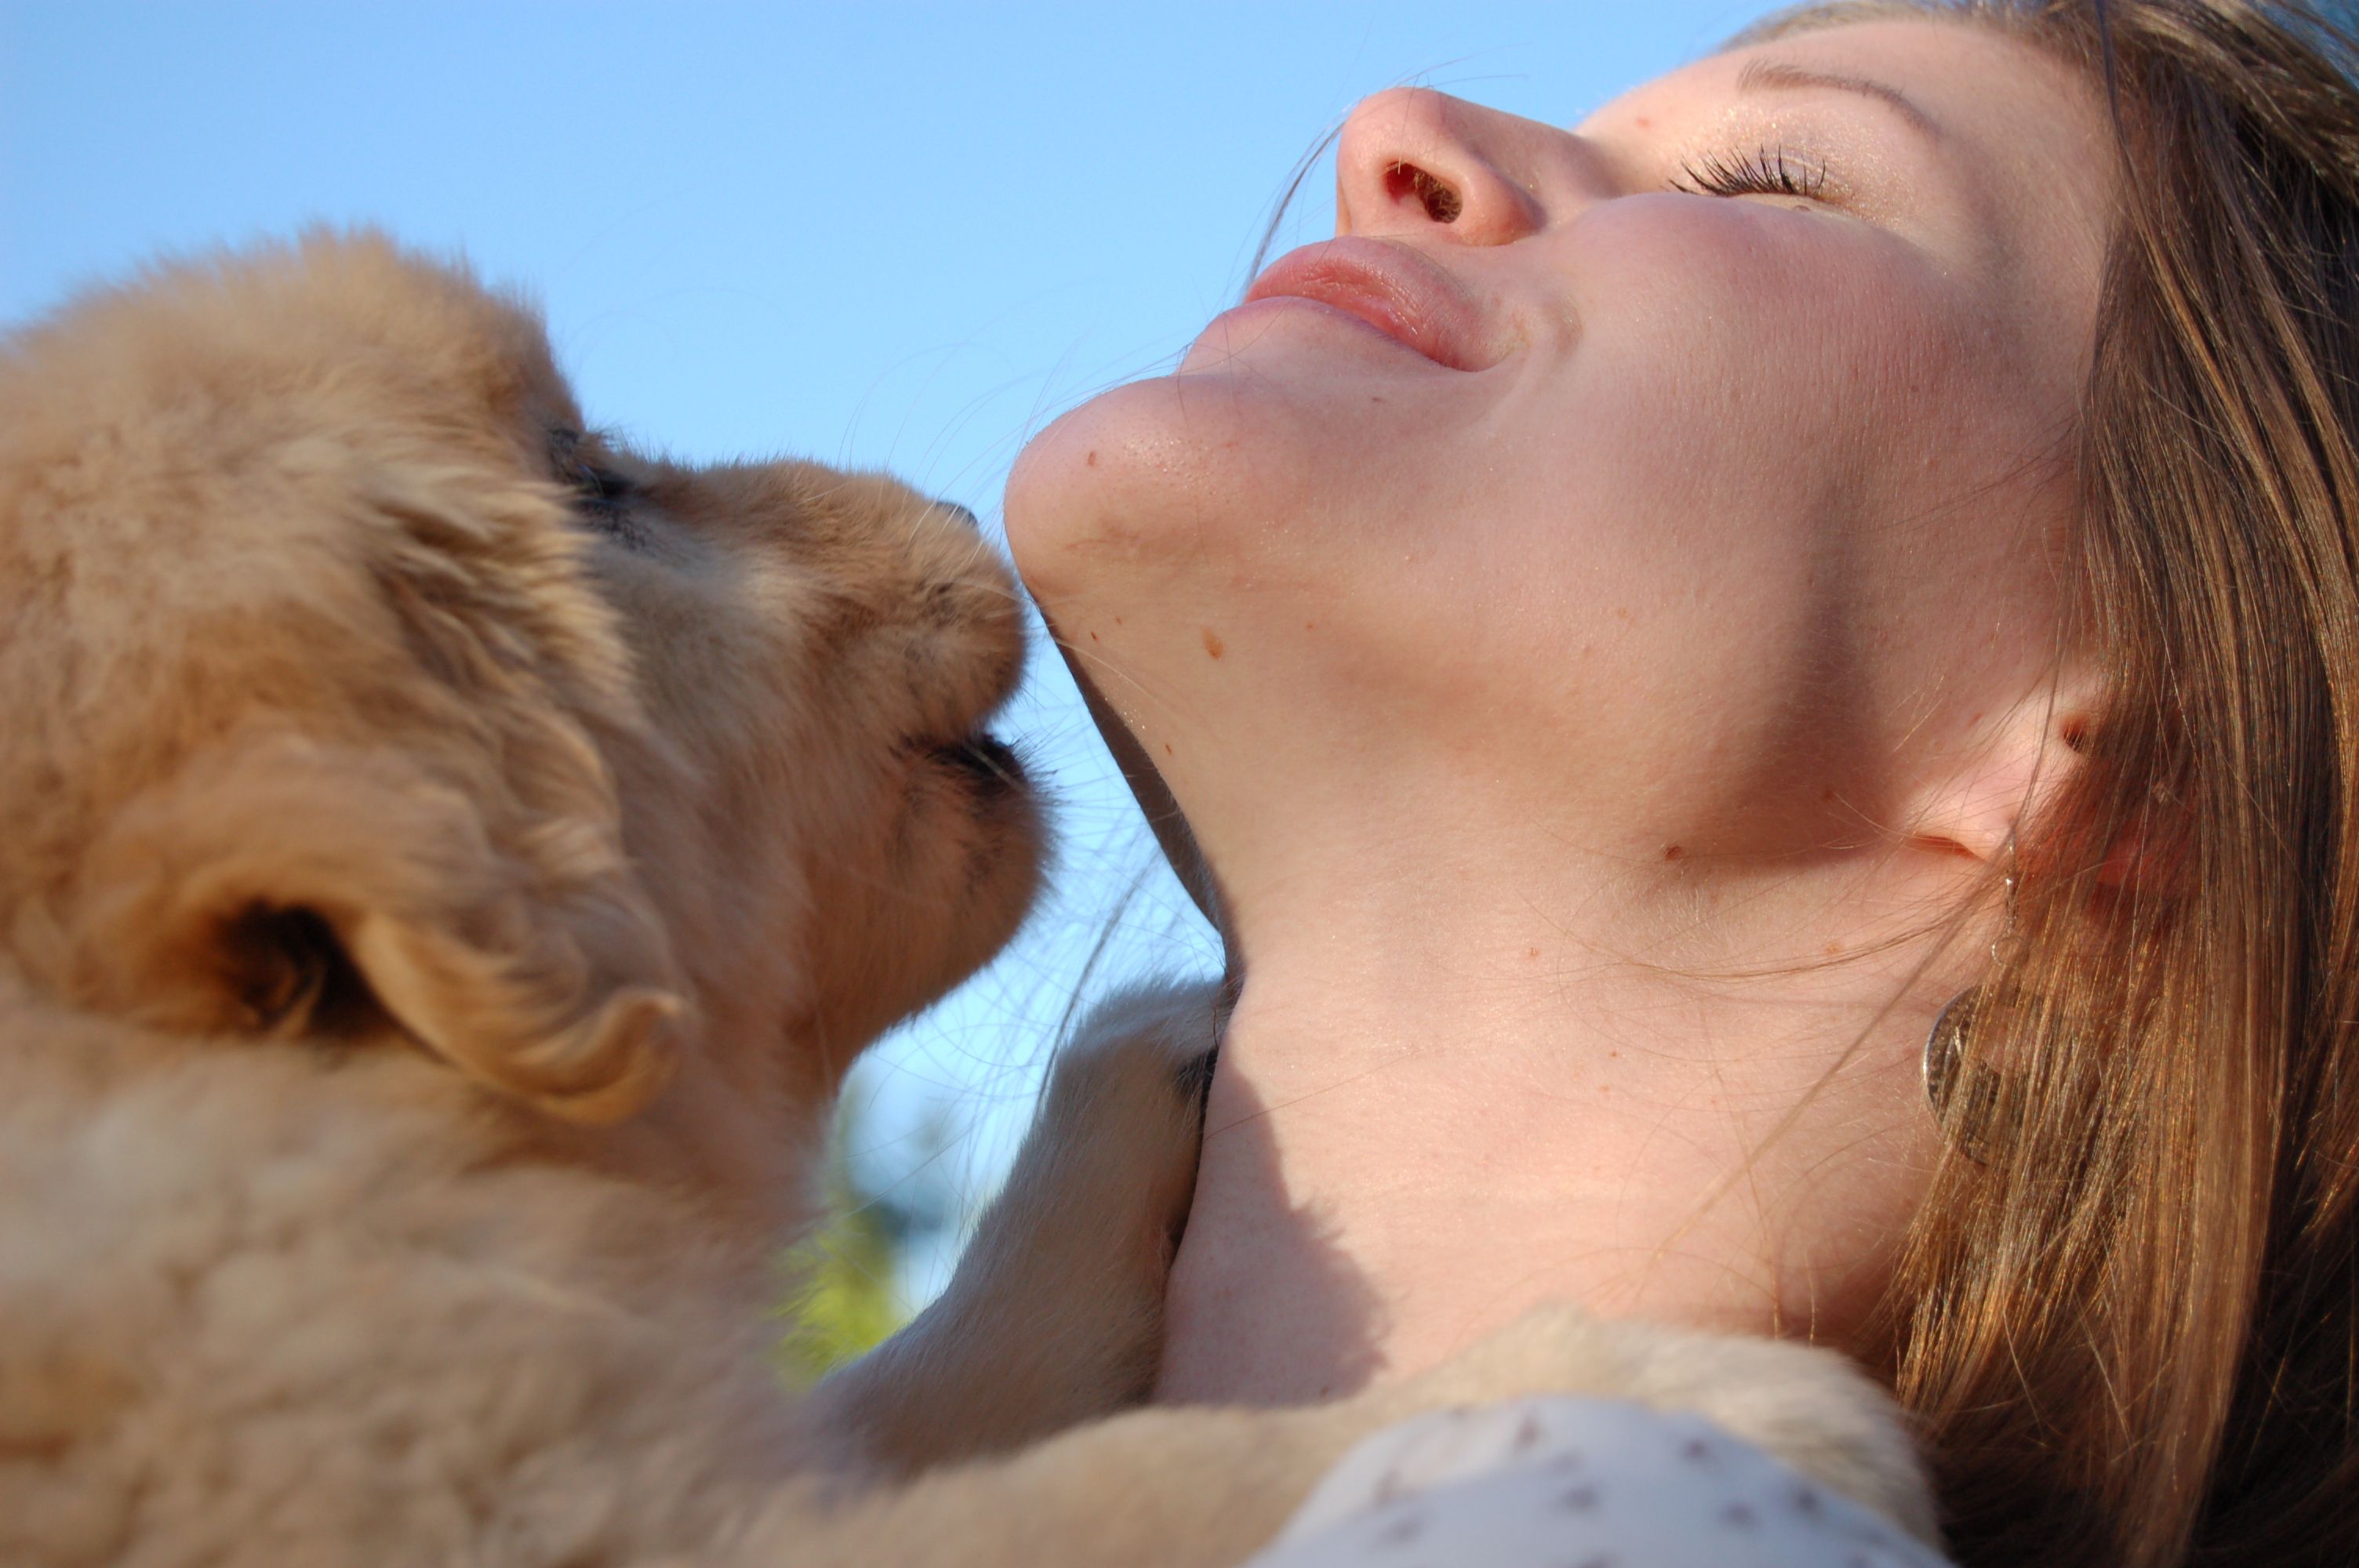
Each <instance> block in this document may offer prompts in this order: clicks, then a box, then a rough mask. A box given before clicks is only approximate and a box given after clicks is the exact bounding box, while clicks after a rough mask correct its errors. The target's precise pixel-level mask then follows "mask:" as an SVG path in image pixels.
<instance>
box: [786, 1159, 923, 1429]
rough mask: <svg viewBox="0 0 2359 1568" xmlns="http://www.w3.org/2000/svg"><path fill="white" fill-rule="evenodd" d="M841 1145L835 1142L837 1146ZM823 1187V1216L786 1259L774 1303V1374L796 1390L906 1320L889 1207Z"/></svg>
mask: <svg viewBox="0 0 2359 1568" xmlns="http://www.w3.org/2000/svg"><path fill="white" fill-rule="evenodd" d="M839 1146H840V1145H839ZM841 1163H842V1162H841V1157H840V1156H839V1158H838V1162H837V1164H838V1167H839V1168H838V1169H837V1170H834V1171H832V1172H831V1173H830V1179H829V1182H828V1217H827V1220H826V1223H825V1224H823V1225H822V1226H821V1227H820V1229H819V1232H818V1233H817V1234H816V1235H814V1236H812V1237H811V1238H810V1239H809V1240H807V1241H805V1242H804V1243H803V1244H802V1245H801V1246H799V1247H798V1248H796V1249H794V1250H793V1251H791V1252H789V1253H788V1255H787V1259H786V1270H787V1273H788V1288H787V1297H786V1300H785V1301H784V1302H783V1303H781V1304H780V1306H779V1309H778V1311H779V1315H780V1317H782V1318H783V1319H784V1320H785V1324H786V1331H785V1332H784V1333H783V1334H782V1335H780V1336H779V1338H778V1348H777V1363H778V1369H779V1370H780V1371H781V1372H783V1373H784V1374H785V1375H786V1377H787V1379H788V1381H789V1382H791V1383H794V1384H796V1385H797V1386H799V1387H800V1386H807V1385H809V1384H810V1383H814V1382H816V1381H818V1380H819V1379H820V1378H821V1376H823V1375H824V1374H825V1373H826V1372H827V1371H828V1369H829V1368H832V1367H835V1366H837V1365H839V1364H840V1363H843V1362H845V1361H849V1360H851V1359H852V1358H853V1357H855V1356H858V1355H859V1354H861V1353H862V1352H863V1351H864V1350H866V1349H868V1348H869V1347H870V1346H873V1345H875V1344H876V1343H877V1341H879V1340H881V1339H883V1338H885V1337H886V1336H887V1335H889V1334H891V1333H892V1332H893V1331H894V1330H895V1329H897V1328H898V1327H900V1326H901V1325H903V1324H904V1323H906V1322H908V1318H909V1314H908V1309H907V1308H906V1307H905V1306H904V1304H903V1303H902V1299H901V1292H900V1289H899V1279H900V1261H901V1253H902V1250H903V1249H904V1247H905V1246H906V1245H907V1234H906V1232H905V1231H904V1230H902V1228H901V1227H900V1226H899V1224H898V1222H897V1218H896V1217H895V1216H894V1213H893V1211H892V1209H891V1208H890V1206H887V1205H886V1204H883V1203H880V1202H877V1201H875V1197H874V1195H870V1194H864V1193H862V1192H861V1191H860V1190H859V1189H858V1188H857V1187H856V1186H855V1185H853V1184H852V1183H851V1182H850V1181H849V1180H848V1179H843V1177H842V1172H841V1169H840V1167H841Z"/></svg>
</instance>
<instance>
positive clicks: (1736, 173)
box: [1671, 143, 1827, 201]
mask: <svg viewBox="0 0 2359 1568" xmlns="http://www.w3.org/2000/svg"><path fill="white" fill-rule="evenodd" d="M1680 173H1681V175H1682V176H1683V177H1684V178H1679V179H1674V180H1672V181H1671V189H1674V190H1683V191H1685V192H1687V193H1688V194H1689V195H1690V196H1799V197H1800V198H1802V199H1803V200H1808V201H1819V200H1825V199H1826V194H1827V169H1826V165H1824V164H1822V163H1821V162H1819V161H1817V160H1816V159H1814V158H1806V157H1799V156H1798V155H1796V154H1792V153H1789V152H1788V151H1787V150H1786V148H1785V146H1783V145H1782V144H1777V145H1771V144H1767V143H1765V144H1764V145H1762V146H1759V147H1757V148H1756V149H1755V150H1754V151H1752V152H1749V153H1706V154H1704V155H1702V156H1701V157H1695V158H1691V159H1689V160H1688V161H1686V162H1684V163H1682V164H1680Z"/></svg>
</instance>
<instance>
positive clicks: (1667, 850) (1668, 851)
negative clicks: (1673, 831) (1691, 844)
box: [1663, 844, 1687, 860]
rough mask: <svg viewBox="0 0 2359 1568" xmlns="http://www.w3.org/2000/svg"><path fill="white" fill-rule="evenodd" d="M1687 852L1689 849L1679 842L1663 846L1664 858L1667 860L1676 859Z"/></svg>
mask: <svg viewBox="0 0 2359 1568" xmlns="http://www.w3.org/2000/svg"><path fill="white" fill-rule="evenodd" d="M1686 853H1687V851H1686V850H1685V849H1681V848H1680V846H1679V845H1677V844H1666V845H1664V846H1663V859H1665V860H1678V859H1679V858H1680V856H1682V855H1684V854H1686Z"/></svg>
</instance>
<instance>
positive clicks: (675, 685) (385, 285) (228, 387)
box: [0, 237, 1039, 1122]
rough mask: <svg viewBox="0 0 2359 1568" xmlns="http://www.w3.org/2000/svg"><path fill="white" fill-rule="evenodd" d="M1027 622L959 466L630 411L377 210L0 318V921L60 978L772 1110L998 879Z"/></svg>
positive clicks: (906, 990) (1016, 848)
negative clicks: (788, 448) (933, 483)
mask: <svg viewBox="0 0 2359 1568" xmlns="http://www.w3.org/2000/svg"><path fill="white" fill-rule="evenodd" d="M1021 646H1022V643H1021V633H1020V627H1019V622H1018V618H1017V612H1016V603H1015V598H1014V594H1013V590H1012V587H1011V584H1010V583H1009V580H1008V579H1007V577H1006V572H1005V570H1004V568H1001V567H1000V566H999V565H998V564H997V562H996V561H995V559H994V558H993V557H992V556H991V555H990V554H989V552H988V551H987V550H986V549H985V547H984V546H983V544H982V543H981V541H980V540H979V539H978V538H977V536H976V535H975V533H974V531H973V524H972V521H971V519H968V518H967V517H965V516H964V515H963V514H960V513H958V512H957V511H956V509H954V508H946V507H943V506H941V505H940V504H937V503H929V502H928V501H926V500H924V499H923V498H921V497H919V496H917V495H915V494H913V493H912V492H909V491H908V490H906V489H905V488H903V487H902V486H900V485H898V484H896V483H894V482H892V481H887V480H884V479H879V478H874V477H861V476H847V475H844V474H841V473H837V472H833V471H831V470H825V469H821V468H818V467H815V466H811V465H808V464H801V463H773V464H760V465H752V464H749V465H743V466H728V467H723V468H717V469H701V470H698V469H689V468H683V467H679V466H676V465H674V464H671V463H669V462H665V461H662V460H655V459H650V458H646V457H642V456H639V455H636V454H634V453H631V452H629V451H626V450H625V449H622V448H620V447H619V446H617V445H615V444H614V443H612V442H610V441H608V440H606V439H604V438H601V437H600V436H599V435H597V434H596V433H594V431H592V429H591V427H588V426H587V425H585V423H584V421H583V418H582V414H581V412H580V411H579V410H578V409H577V408H576V407H575V406H574V404H573V400H572V397H571V394H570V393H569V392H568V390H567V388H566V386H565V384H564V383H563V381H562V380H561V378H560V376H559V375H558V373H557V372H556V370H555V368H554V366H553V364H552V362H551V360H550V355H549V350H548V347H547V344H546V341H545V340H544V338H543V336H542V333H541V331H540V329H539V327H538V324H537V323H536V321H535V320H534V319H532V317H531V316H530V315H528V314H527V312H525V311H523V310H521V309H519V308H517V307H516V306H515V305H513V304H512V303H509V302H507V301H505V300H502V299H499V298H496V297H493V296H491V295H488V294H486V293H485V292H484V291H483V290H482V289H481V288H479V287H477V286H476V285H475V284H473V282H472V281H471V280H470V279H468V278H467V277H465V276H462V275H461V274H458V273H456V272H453V271H451V270H449V269H447V268H443V267H440V266H436V265H428V264H425V263H423V262H420V261H419V260H417V259H415V258H412V257H409V256H407V255H404V254H400V253H398V252H397V251H396V250H394V249H393V248H392V247H390V246H389V245H387V244H386V243H382V242H380V241H376V240H373V239H368V238H358V239H351V238H332V237H315V238H313V239H310V240H308V241H306V242H305V243H302V244H301V245H299V246H298V247H293V248H286V249H273V250H266V251H261V252H257V253H255V254H249V255H246V256H244V257H240V258H236V259H232V260H227V261H222V262H218V263H214V264H211V265H193V266H186V267H177V268H173V269H170V270H167V271H162V272H158V273H156V274H154V275H152V276H149V277H148V278H147V279H146V280H144V281H143V282H141V283H140V284H138V285H137V286H136V287H130V288H127V289H125V290H122V291H119V292H116V293H113V294H108V295H104V296H100V297H92V298H89V299H86V300H83V301H82V302H80V303H78V304H77V305H75V306H73V307H71V308H69V309H67V310H66V311H64V312H62V313H61V314H60V315H59V316H57V317H56V318H54V319H51V320H49V321H48V322H46V323H44V324H42V325H39V326H38V327H36V328H34V329H31V330H27V331H25V332H23V333H21V334H19V335H17V336H16V338H15V339H13V340H11V341H7V342H6V344H5V349H0V712H5V714H6V715H7V718H6V720H5V725H0V842H5V845H6V850H5V855H0V944H5V948H6V950H7V952H8V954H9V955H10V957H12V958H13V960H14V962H15V965H16V968H19V969H21V970H22V971H23V973H24V974H25V976H26V977H27V979H29V980H30V981H31V982H32V983H33V984H35V985H36V986H38V987H39V988H41V989H46V990H48V991H50V992H51V993H53V994H55V995H58V996H60V997H61V998H64V999H67V1000H71V1001H73V1002H75V1003H76V1004H78V1005H81V1006H83V1007H87V1008H91V1009H93V1010H97V1011H105V1012H109V1013H113V1014H116V1015H120V1016H125V1017H128V1018H133V1019H136V1020H139V1021H141V1022H146V1023H148V1024H151V1025H158V1026H161V1027H163V1028H166V1029H168V1030H172V1031H176V1032H179V1033H186V1034H190V1035H192V1036H204V1037H220V1036H248V1037H271V1036H278V1037H285V1038H288V1039H290V1040H293V1039H299V1040H301V1041H304V1042H306V1043H307V1044H308V1045H309V1046H310V1047H311V1048H318V1047H321V1046H323V1045H324V1046H326V1047H327V1048H328V1049H330V1050H331V1051H332V1052H342V1051H349V1052H353V1053H360V1052H374V1053H383V1052H394V1053H401V1052H405V1051H407V1052H413V1053H416V1054H419V1055H421V1056H423V1057H426V1058H430V1059H436V1060H439V1061H440V1062H441V1063H444V1064H447V1065H448V1066H449V1067H450V1068H452V1069H455V1070H456V1071H457V1072H458V1073H461V1074H463V1075H465V1076H466V1077H468V1078H470V1079H472V1080H473V1082H474V1083H476V1084H478V1085H480V1086H481V1087H483V1088H484V1089H485V1090H488V1091H490V1092H491V1093H492V1094H494V1095H495V1096H498V1097H501V1098H506V1099H508V1100H511V1101H514V1102H516V1103H519V1104H522V1105H526V1106H529V1107H533V1108H538V1109H539V1110H541V1111H545V1112H547V1113H549V1115H551V1116H554V1117H556V1118H560V1119H567V1120H572V1121H585V1122H605V1121H613V1120H616V1119H623V1118H626V1117H629V1116H631V1115H632V1114H633V1113H634V1112H636V1111H637V1110H639V1109H640V1108H643V1107H645V1106H647V1104H648V1103H649V1102H650V1101H651V1100H652V1099H654V1098H656V1097H657V1095H658V1092H659V1091H661V1090H662V1089H663V1087H664V1086H665V1084H666V1083H667V1081H668V1080H669V1079H670V1078H671V1077H672V1076H674V1075H675V1073H676V1072H679V1071H680V1070H682V1069H683V1068H686V1069H688V1070H690V1071H691V1072H692V1073H693V1074H694V1075H696V1076H699V1077H701V1078H702V1079H704V1080H706V1081H707V1082H708V1083H709V1084H710V1085H717V1086H719V1087H723V1089H725V1090H726V1091H728V1092H729V1093H730V1094H731V1095H733V1096H734V1098H738V1099H741V1100H748V1101H754V1102H759V1103H762V1104H765V1105H779V1106H785V1107H788V1108H810V1107H811V1106H814V1105H816V1104H817V1103H818V1102H819V1101H820V1100H821V1099H823V1098H824V1097H825V1095H826V1093H827V1092H828V1091H830V1090H832V1087H834V1085H835V1082H836V1080H837V1078H838V1077H839V1076H840V1075H841V1073H842V1071H843V1067H844V1066H845V1065H848V1063H849V1061H850V1058H851V1056H852V1055H853V1054H854V1053H855V1052H856V1051H857V1050H858V1049H859V1048H860V1046H861V1045H863V1044H865V1043H866V1042H867V1041H868V1040H869V1039H870V1038H871V1037H873V1036H874V1035H875V1033H877V1032H878V1031H879V1030H881V1029H882V1028H884V1027H885V1026H886V1025H887V1024H889V1023H890V1022H893V1021H894V1020H895V1019H897V1018H898V1017H900V1016H901V1015H903V1014H904V1013H906V1012H908V1011H910V1010H912V1009H913V1008H915V1007H917V1006H919V1005H921V1004H922V1003H924V1002H925V1001H927V1000H930V999H931V998H933V997H934V996H936V995H938V994H939V993H940V991H941V990H942V989H945V988H946V987H948V986H949V985H951V983H953V982H954V981H955V980H957V979H959V978H961V977H962V976H963V975H964V974H965V973H967V972H968V971H969V970H970V969H972V968H973V967H974V966H975V965H976V964H978V963H980V962H981V961H982V960H983V958H984V957H987V956H988V955H989V954H990V953H991V952H992V951H993V950H994V949H995V948H996V947H997V946H998V945H999V944H1000V943H1001V942H1003V941H1004V940H1005V939H1006V937H1007V935H1010V934H1011V933H1012V931H1013V930H1014V928H1015V926H1016V923H1017V922H1018V921H1019V920H1020V919H1021V917H1022V914H1023V912H1024V910H1025V908H1026V907H1027V904H1028V903H1029V900H1030V898H1031V894H1032V892H1033V888H1034V883H1035V877H1036V872H1037V864H1038V850H1039V843H1038V826H1037V820H1036V817H1035V815H1034V810H1033V806H1032V802H1031V798H1030V795H1029V792H1028V789H1027V786H1026V784H1024V781H1023V779H1022V777H1021V775H1020V773H1017V771H1016V769H1015V767H1014V765H1013V763H1012V762H1011V761H1010V759H1009V758H1008V757H1007V755H1006V752H1004V751H1003V750H1001V749H1000V748H999V747H997V746H996V745H995V743H993V742H991V741H988V740H987V739H986V738H984V736H983V734H982V732H981V730H980V726H981V724H982V722H983V721H984V719H985V718H986V717H987V716H988V715H989V714H990V712H991V711H992V710H993V709H994V708H995V707H997V706H998V704H999V703H1000V701H1001V700H1002V698H1004V697H1006V694H1007V692H1008V691H1009V689H1010V688H1011V687H1012V686H1013V684H1014V682H1015V680H1016V674H1017V668H1018V664H1019V659H1020V654H1021Z"/></svg>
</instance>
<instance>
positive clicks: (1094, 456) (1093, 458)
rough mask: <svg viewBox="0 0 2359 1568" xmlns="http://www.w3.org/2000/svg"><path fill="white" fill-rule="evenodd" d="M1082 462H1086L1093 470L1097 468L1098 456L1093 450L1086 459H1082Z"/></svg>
mask: <svg viewBox="0 0 2359 1568" xmlns="http://www.w3.org/2000/svg"><path fill="white" fill-rule="evenodd" d="M1083 461H1084V462H1087V463H1088V464H1089V465H1090V467H1092V468H1095V467H1097V466H1098V455H1097V453H1096V451H1095V450H1093V451H1092V452H1091V453H1090V455H1089V456H1088V457H1087V458H1085V459H1083Z"/></svg>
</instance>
